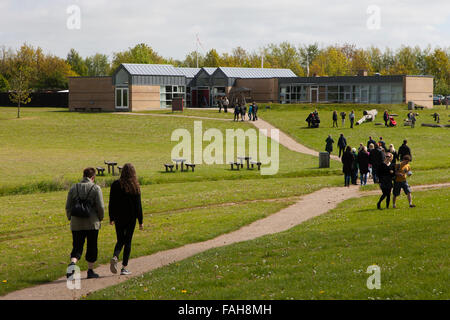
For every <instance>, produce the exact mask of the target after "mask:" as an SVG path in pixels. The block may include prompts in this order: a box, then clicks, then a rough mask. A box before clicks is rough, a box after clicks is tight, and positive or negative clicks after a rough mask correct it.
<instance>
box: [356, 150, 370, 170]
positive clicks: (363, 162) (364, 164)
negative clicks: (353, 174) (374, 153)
mask: <svg viewBox="0 0 450 320" xmlns="http://www.w3.org/2000/svg"><path fill="white" fill-rule="evenodd" d="M358 165H359V171H360V172H361V173H362V174H365V173H368V172H369V154H368V153H367V152H365V151H364V150H361V151H360V152H359V153H358Z"/></svg>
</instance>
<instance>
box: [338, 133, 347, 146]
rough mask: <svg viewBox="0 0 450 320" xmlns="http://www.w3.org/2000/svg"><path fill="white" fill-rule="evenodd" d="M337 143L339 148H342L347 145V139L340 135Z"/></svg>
mask: <svg viewBox="0 0 450 320" xmlns="http://www.w3.org/2000/svg"><path fill="white" fill-rule="evenodd" d="M337 144H338V147H339V148H341V149H344V148H345V147H346V146H347V139H345V137H344V136H340V137H339V140H338V143H337Z"/></svg>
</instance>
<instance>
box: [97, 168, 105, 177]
mask: <svg viewBox="0 0 450 320" xmlns="http://www.w3.org/2000/svg"><path fill="white" fill-rule="evenodd" d="M97 175H99V176H104V175H105V168H102V167H97Z"/></svg>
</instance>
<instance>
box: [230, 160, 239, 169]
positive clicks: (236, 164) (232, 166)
mask: <svg viewBox="0 0 450 320" xmlns="http://www.w3.org/2000/svg"><path fill="white" fill-rule="evenodd" d="M229 164H230V165H231V170H234V166H236V170H239V169H240V168H241V164H240V163H239V162H230V163H229Z"/></svg>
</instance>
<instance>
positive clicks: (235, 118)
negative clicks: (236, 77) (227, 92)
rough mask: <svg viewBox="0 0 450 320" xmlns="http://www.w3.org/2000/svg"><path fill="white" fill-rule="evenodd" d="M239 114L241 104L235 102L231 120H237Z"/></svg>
mask: <svg viewBox="0 0 450 320" xmlns="http://www.w3.org/2000/svg"><path fill="white" fill-rule="evenodd" d="M240 114H241V106H240V105H239V103H237V104H236V105H235V106H234V120H233V121H239V115H240Z"/></svg>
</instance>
